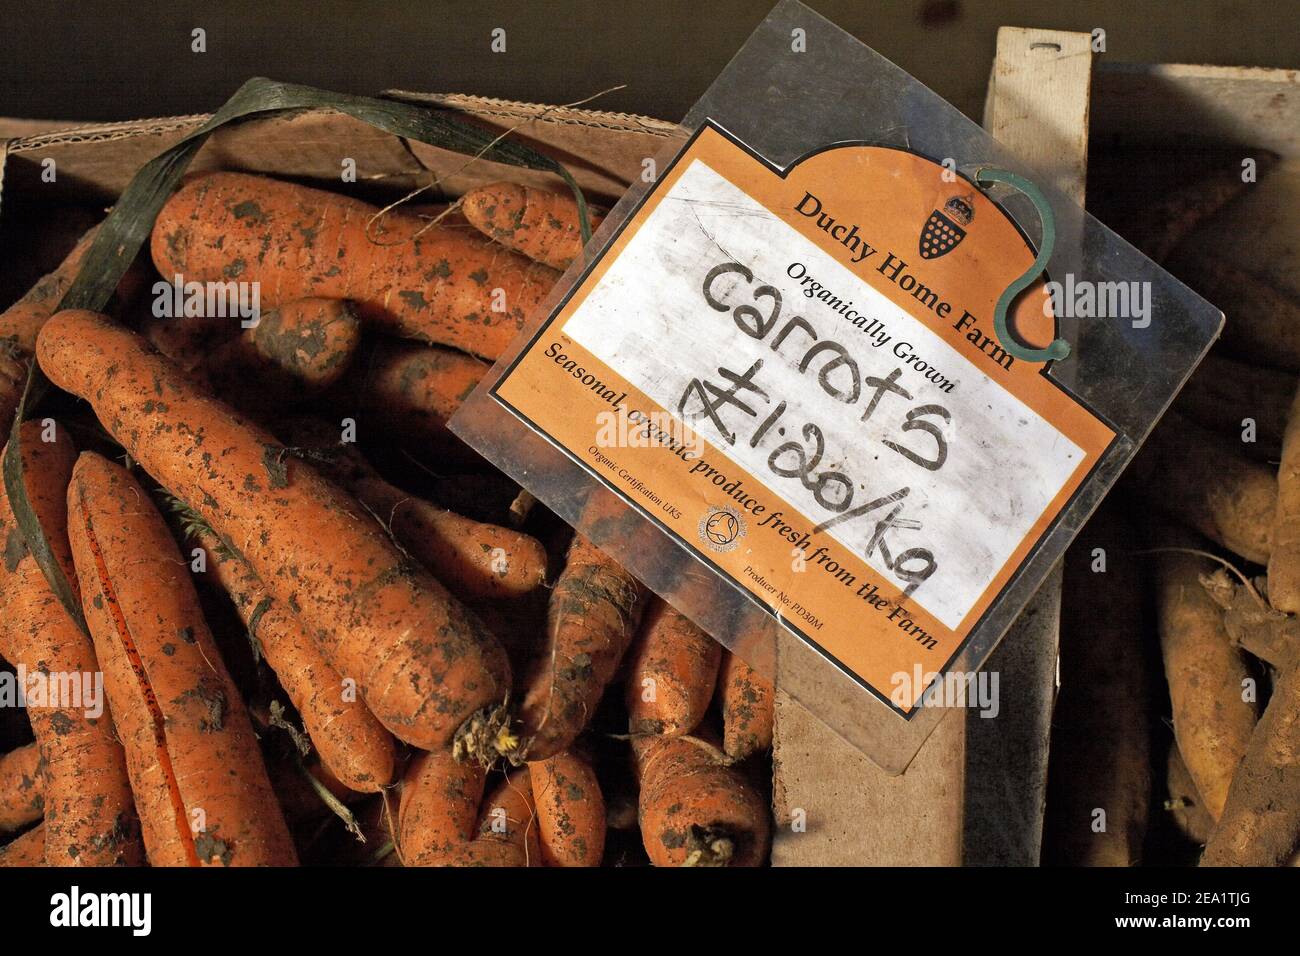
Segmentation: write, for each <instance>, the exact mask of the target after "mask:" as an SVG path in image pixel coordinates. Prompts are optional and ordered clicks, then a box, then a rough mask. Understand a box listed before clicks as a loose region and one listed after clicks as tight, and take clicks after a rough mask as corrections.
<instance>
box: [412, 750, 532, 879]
mask: <svg viewBox="0 0 1300 956" xmlns="http://www.w3.org/2000/svg"><path fill="white" fill-rule="evenodd" d="M486 782H487V772H486V771H485V770H484V769H483V768H482V767H480V766H479V765H478V764H474V763H463V762H461V761H458V760H456V758H455V757H453V756H452V753H451V751H450V750H446V749H443V750H436V751H433V752H431V753H422V754H420V755H419V756H418V757H416V758H415V759H414V760H413V761H411V765H410V766H409V767H407V769H406V774H405V775H404V776H403V778H402V799H401V804H400V806H399V809H398V815H397V841H396V842H397V846H398V848H399V850H400V852H401V857H402V863H403V864H404V865H405V866H523V865H524V860H523V854H522V853H520V852H519V851H518V849H517V848H516V847H514V846H512V845H511V844H510V843H508V842H506V841H502V840H497V839H492V840H484V839H480V838H479V836H478V817H479V803H480V802H481V801H482V799H483V788H484V786H485V784H486Z"/></svg>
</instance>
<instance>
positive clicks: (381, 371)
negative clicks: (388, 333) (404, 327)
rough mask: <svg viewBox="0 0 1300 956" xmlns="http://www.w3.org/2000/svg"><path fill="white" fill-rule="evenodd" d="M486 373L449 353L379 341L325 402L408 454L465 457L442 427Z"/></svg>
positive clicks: (474, 363)
mask: <svg viewBox="0 0 1300 956" xmlns="http://www.w3.org/2000/svg"><path fill="white" fill-rule="evenodd" d="M489 368H490V366H488V365H487V364H486V363H484V362H482V361H480V360H479V359H476V358H474V357H473V356H472V355H466V354H465V353H464V352H457V351H455V350H454V349H444V348H438V347H437V346H429V345H421V344H420V343H418V342H401V341H397V340H386V341H380V342H376V343H375V344H374V346H373V347H371V348H369V349H367V350H364V354H363V355H362V356H360V357H359V358H358V360H357V361H356V362H355V363H354V365H353V367H352V370H351V371H350V372H349V373H348V374H347V376H345V377H344V379H343V382H342V383H341V384H340V386H339V387H338V388H337V389H336V390H335V391H333V392H331V393H330V398H331V399H332V400H333V403H334V405H335V406H336V407H337V408H338V409H339V410H340V412H343V413H346V414H354V415H355V416H356V418H357V420H358V421H360V422H362V423H363V425H368V424H373V425H374V426H376V427H377V428H379V429H380V430H381V431H384V432H386V433H388V434H389V435H391V436H392V437H393V438H396V439H397V440H398V441H400V442H401V443H402V444H403V445H405V446H406V447H407V448H410V449H411V450H412V451H415V452H421V453H424V454H425V455H428V456H433V457H441V456H444V455H447V454H453V455H458V456H460V457H464V456H465V449H464V446H463V445H462V444H460V440H459V439H457V438H456V437H455V436H454V435H452V433H451V432H450V431H449V430H448V429H447V422H448V421H450V420H451V416H452V415H454V414H455V413H456V410H457V409H458V408H460V406H461V403H462V402H464V401H465V399H467V398H469V395H470V393H471V392H473V391H474V389H475V387H476V386H477V385H478V383H479V381H480V380H481V379H482V378H483V376H484V375H486V374H487V371H488V369H489Z"/></svg>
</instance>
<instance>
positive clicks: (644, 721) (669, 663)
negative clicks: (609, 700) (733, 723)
mask: <svg viewBox="0 0 1300 956" xmlns="http://www.w3.org/2000/svg"><path fill="white" fill-rule="evenodd" d="M721 663H722V645H721V644H719V643H718V642H717V641H715V640H714V639H713V638H711V637H709V635H707V634H705V633H704V632H703V631H702V630H700V629H699V628H698V627H696V626H695V625H694V624H693V623H691V621H690V619H689V618H687V617H685V616H684V615H682V614H680V613H678V611H677V610H676V609H675V608H673V607H672V605H670V604H668V603H667V602H666V601H663V600H661V599H659V598H655V599H653V600H652V601H651V602H650V605H649V607H647V608H646V612H645V618H644V620H643V621H642V623H641V633H640V636H639V637H638V638H637V641H636V643H634V644H633V645H632V650H631V652H630V654H629V659H628V667H627V715H628V727H629V729H630V730H631V731H632V733H634V734H666V735H668V736H670V737H679V736H681V735H682V734H689V733H690V732H691V731H692V730H694V729H695V728H696V727H697V726H698V725H699V723H700V721H701V720H703V719H704V713H705V711H707V710H708V709H709V701H710V700H712V699H713V689H714V687H715V686H716V685H717V683H718V668H719V666H720V665H721Z"/></svg>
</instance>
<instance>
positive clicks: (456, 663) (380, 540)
mask: <svg viewBox="0 0 1300 956" xmlns="http://www.w3.org/2000/svg"><path fill="white" fill-rule="evenodd" d="M37 351H38V354H39V356H40V362H41V367H42V368H43V369H44V370H45V372H46V374H47V375H48V376H49V377H50V379H51V380H52V381H53V382H54V383H55V384H56V385H58V386H59V387H61V388H63V389H65V390H66V391H71V392H73V393H75V394H77V395H80V396H81V397H83V398H85V399H87V400H88V401H89V402H90V403H91V405H92V406H93V407H94V409H95V413H96V415H97V416H98V417H99V420H100V422H101V423H103V424H104V426H105V427H106V428H107V429H108V430H109V431H110V432H111V433H112V434H113V435H114V436H115V437H116V438H117V440H118V441H119V442H121V443H122V444H123V446H124V447H125V448H126V449H127V450H128V451H129V452H130V454H131V456H132V457H133V458H134V459H135V460H136V461H138V462H139V463H140V464H141V466H142V467H143V468H144V469H145V470H146V471H148V472H149V473H150V474H151V475H152V476H153V477H154V478H155V479H157V481H158V482H159V484H161V485H163V486H164V487H165V488H168V489H169V490H170V491H171V492H172V493H173V494H175V495H176V496H177V497H179V498H180V499H181V500H182V501H184V502H185V503H186V504H187V505H189V506H190V508H192V509H193V510H194V511H196V512H198V513H199V514H200V515H201V516H202V517H203V518H204V520H205V521H206V522H207V523H208V524H209V525H210V526H211V527H212V529H213V530H214V531H215V532H216V533H217V534H218V535H219V536H220V538H221V539H222V540H223V541H225V542H227V543H229V544H230V545H231V546H232V547H234V548H235V549H236V551H238V552H239V553H240V554H241V555H242V556H243V557H244V559H245V560H247V561H248V564H249V566H250V567H251V568H252V569H253V572H254V573H255V574H256V575H257V577H258V579H259V580H260V581H261V582H262V583H263V584H264V585H265V586H266V589H267V591H268V593H269V594H270V595H271V596H272V597H274V598H275V599H276V600H278V601H282V602H284V603H285V604H286V605H288V606H289V607H290V608H292V609H294V611H295V613H296V614H297V615H298V618H299V620H301V621H302V623H303V625H304V626H305V627H306V628H307V630H308V632H309V633H310V634H311V636H312V639H313V640H315V641H316V642H317V644H318V645H319V646H320V647H321V649H322V651H323V652H324V654H325V659H326V660H327V661H328V662H329V663H330V665H331V666H332V667H333V668H334V669H335V670H336V671H338V673H339V674H340V675H341V676H342V677H344V678H352V679H354V680H356V681H357V684H358V688H359V689H360V691H361V695H362V697H363V698H364V699H365V701H366V703H367V705H368V706H369V707H370V709H371V712H372V713H374V715H375V716H376V717H377V718H379V721H380V722H381V723H382V724H383V725H384V726H385V727H387V728H388V730H389V731H390V732H392V733H393V734H394V735H395V736H397V737H398V738H399V739H401V740H405V741H406V742H407V743H410V744H413V745H415V746H417V747H426V748H436V747H438V746H441V745H443V744H446V743H449V742H450V741H451V738H452V736H453V735H454V734H455V732H456V730H457V729H458V728H459V727H460V726H461V725H462V724H463V723H465V721H466V720H467V718H469V717H470V716H471V715H473V714H474V713H475V712H476V711H478V710H480V709H481V708H484V707H488V706H490V705H493V704H496V703H499V702H500V701H502V700H503V699H504V698H505V696H506V692H507V689H508V688H509V686H510V666H509V661H508V660H507V658H506V655H505V652H504V651H503V650H502V649H501V647H500V645H499V644H498V643H497V641H496V639H495V638H494V637H493V636H492V635H491V633H490V632H488V630H487V629H486V628H485V627H484V626H483V624H482V623H481V622H480V621H478V620H477V619H476V618H475V617H474V616H473V615H472V614H470V613H469V611H467V610H466V609H465V608H464V607H463V606H462V605H461V604H460V603H459V602H458V601H456V600H455V599H454V598H452V597H451V596H450V595H449V594H448V593H447V592H446V590H445V589H444V588H443V587H442V586H441V585H439V584H438V582H437V581H436V580H435V579H434V578H433V577H432V576H430V575H429V574H428V573H427V572H425V571H423V570H421V569H420V568H418V567H416V566H415V565H414V563H413V562H411V561H410V560H409V559H408V558H407V557H406V556H405V555H403V554H402V553H401V551H399V550H398V548H397V547H396V546H395V545H394V544H393V543H392V541H391V540H390V539H389V538H388V536H387V534H386V533H385V532H384V530H383V528H381V527H380V526H379V524H378V523H377V522H375V521H374V520H372V519H371V518H370V517H369V516H367V515H365V514H364V513H362V511H361V509H360V508H359V507H358V506H357V504H356V502H355V501H354V500H353V499H351V498H350V497H349V496H348V495H346V494H345V493H344V492H343V491H341V490H340V489H339V488H337V487H336V486H334V485H333V484H331V483H330V482H328V481H326V480H325V479H324V478H322V477H321V476H320V475H319V474H318V473H317V472H316V471H315V469H313V468H311V467H310V466H308V465H306V464H305V463H304V462H301V461H299V460H297V459H295V458H293V457H292V456H291V455H290V454H289V452H288V450H287V449H286V448H285V447H284V446H283V445H282V444H280V443H279V442H278V441H276V440H275V438H274V437H273V436H271V435H270V434H268V433H266V432H264V431H262V430H261V429H260V428H258V427H256V426H255V425H253V424H251V423H250V422H248V421H247V420H245V419H243V418H242V417H240V416H239V415H237V414H236V413H234V412H233V411H232V410H231V409H229V408H228V407H227V406H225V405H223V404H222V403H221V402H219V401H217V400H215V399H213V398H211V397H209V396H207V395H205V394H203V393H202V392H201V391H199V390H198V389H197V388H196V387H195V386H194V385H193V383H191V382H190V381H188V380H187V379H186V378H185V376H184V375H183V373H181V372H180V371H179V370H178V369H177V368H176V367H175V366H174V365H173V364H172V363H171V362H169V361H168V360H167V359H165V358H163V357H162V356H160V355H157V354H155V353H153V352H152V351H151V350H149V349H148V348H147V347H146V346H145V345H144V344H143V342H142V341H141V340H140V339H139V337H138V336H135V335H133V334H132V333H130V332H128V331H126V330H124V329H121V328H118V327H116V326H114V325H113V324H112V323H111V322H109V321H107V320H106V319H104V318H103V317H102V316H98V315H96V314H94V313H91V312H82V311H67V312H62V313H60V314H59V315H56V316H55V317H54V318H52V319H51V320H50V322H49V323H47V324H46V326H45V328H44V329H43V330H42V332H41V336H40V339H39V340H38V343H37Z"/></svg>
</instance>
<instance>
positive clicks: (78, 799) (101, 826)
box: [0, 421, 144, 866]
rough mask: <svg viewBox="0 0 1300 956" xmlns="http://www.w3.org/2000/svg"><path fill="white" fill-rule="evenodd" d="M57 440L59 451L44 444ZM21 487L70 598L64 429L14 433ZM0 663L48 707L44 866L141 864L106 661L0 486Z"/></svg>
mask: <svg viewBox="0 0 1300 956" xmlns="http://www.w3.org/2000/svg"><path fill="white" fill-rule="evenodd" d="M45 438H53V439H54V440H53V441H45V440H44V439H45ZM18 442H19V450H20V452H21V455H22V463H23V487H24V489H25V491H26V494H27V499H28V502H29V503H30V504H31V506H32V510H33V511H34V513H35V515H36V518H37V520H38V521H39V523H40V526H41V529H42V531H43V533H44V535H45V538H46V540H47V541H48V542H49V547H50V551H51V553H52V554H53V556H54V559H55V560H56V561H57V562H58V564H59V566H60V567H61V568H62V570H63V573H64V575H65V576H66V577H67V579H68V581H69V583H70V584H71V586H72V588H73V591H74V593H76V587H77V583H76V582H77V574H76V571H75V570H74V568H73V561H72V554H71V550H70V548H69V544H68V514H67V491H68V486H69V482H70V480H71V476H72V470H73V463H74V462H75V460H76V456H77V452H76V449H75V448H74V447H73V443H72V439H71V437H70V436H69V435H68V433H67V431H66V430H65V429H64V428H63V426H62V424H61V423H59V422H57V421H56V422H53V423H51V427H50V428H49V429H48V430H47V428H46V427H45V426H44V425H43V424H42V423H41V422H39V421H29V422H24V423H23V425H22V427H21V429H20V430H19V433H18ZM0 536H2V537H3V542H4V560H3V562H0V603H3V605H4V613H3V614H2V615H0V654H3V656H4V657H5V658H7V659H8V660H9V662H10V663H12V664H13V665H14V666H15V667H18V666H21V667H23V668H24V669H25V670H26V672H27V674H28V679H29V680H30V679H32V677H34V676H40V677H42V678H43V680H44V681H45V682H46V684H47V687H48V690H49V693H47V694H46V699H45V700H43V701H38V700H35V699H33V698H30V697H29V699H28V701H27V704H28V707H27V716H28V718H29V719H30V720H31V724H32V731H33V732H34V733H35V735H36V741H37V744H38V745H39V747H40V752H41V759H42V763H43V771H42V776H43V777H44V802H45V807H44V811H45V843H44V846H45V856H46V862H47V863H49V864H50V865H51V866H114V865H119V864H121V865H136V864H140V863H143V862H144V850H143V847H142V846H141V844H140V827H139V823H138V821H137V818H136V812H135V807H134V805H133V801H132V795H131V787H130V783H129V782H128V778H127V764H126V756H125V754H124V753H123V751H122V745H121V744H120V743H119V742H118V740H117V737H116V735H115V733H114V730H113V716H112V714H111V713H110V708H109V706H108V705H107V704H106V703H105V700H104V689H105V688H104V682H103V680H102V679H101V677H100V671H101V666H100V661H99V660H98V657H97V654H96V652H95V648H94V646H93V645H92V643H91V640H90V638H89V637H87V636H86V634H84V633H83V632H82V630H81V628H80V626H79V625H78V624H77V623H75V622H74V620H73V618H72V617H71V616H70V615H69V613H68V611H67V610H66V609H65V608H64V606H63V605H62V604H61V603H60V602H59V599H58V598H57V597H56V596H55V594H54V592H53V591H52V590H51V588H50V585H49V582H48V581H47V580H46V578H45V575H44V573H43V572H42V571H41V569H40V566H39V565H38V564H37V563H36V558H35V557H34V556H33V555H32V554H31V552H30V551H29V549H28V547H27V544H26V540H25V538H24V535H23V533H22V530H21V529H20V528H19V526H18V522H17V520H16V519H15V517H14V512H13V505H12V502H11V501H10V499H9V495H8V493H7V492H6V491H5V490H4V488H3V486H0Z"/></svg>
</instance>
